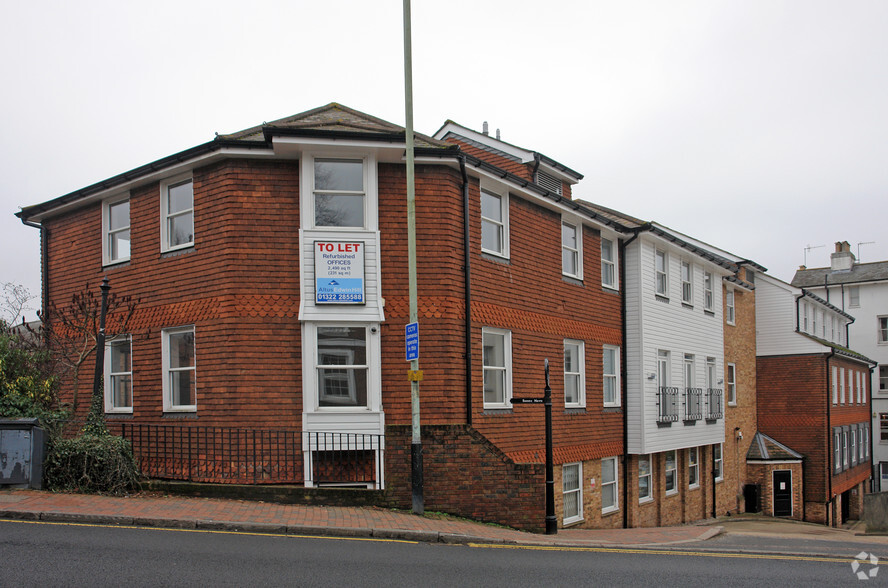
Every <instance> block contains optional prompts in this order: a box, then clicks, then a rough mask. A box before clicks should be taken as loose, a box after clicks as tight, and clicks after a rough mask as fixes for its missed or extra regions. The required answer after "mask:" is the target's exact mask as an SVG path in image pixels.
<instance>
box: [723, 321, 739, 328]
mask: <svg viewBox="0 0 888 588" xmlns="http://www.w3.org/2000/svg"><path fill="white" fill-rule="evenodd" d="M725 324H726V325H728V326H729V327H736V326H737V323H732V322H730V321H726V322H725Z"/></svg>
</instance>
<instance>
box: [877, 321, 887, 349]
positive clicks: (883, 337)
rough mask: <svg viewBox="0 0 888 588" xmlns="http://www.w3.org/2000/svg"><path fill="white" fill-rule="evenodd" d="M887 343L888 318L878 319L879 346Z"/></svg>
mask: <svg viewBox="0 0 888 588" xmlns="http://www.w3.org/2000/svg"><path fill="white" fill-rule="evenodd" d="M883 343H888V316H880V317H879V344H883Z"/></svg>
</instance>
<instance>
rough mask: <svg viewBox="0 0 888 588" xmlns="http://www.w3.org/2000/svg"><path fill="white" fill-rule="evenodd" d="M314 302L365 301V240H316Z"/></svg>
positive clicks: (343, 302) (356, 302)
mask: <svg viewBox="0 0 888 588" xmlns="http://www.w3.org/2000/svg"><path fill="white" fill-rule="evenodd" d="M314 259H315V304H364V302H365V301H364V242H363V241H315V243H314Z"/></svg>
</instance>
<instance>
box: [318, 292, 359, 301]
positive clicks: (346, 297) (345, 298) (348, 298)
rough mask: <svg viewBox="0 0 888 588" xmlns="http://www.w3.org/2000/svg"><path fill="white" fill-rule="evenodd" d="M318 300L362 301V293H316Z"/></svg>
mask: <svg viewBox="0 0 888 588" xmlns="http://www.w3.org/2000/svg"><path fill="white" fill-rule="evenodd" d="M318 301H319V302H364V295H363V294H318Z"/></svg>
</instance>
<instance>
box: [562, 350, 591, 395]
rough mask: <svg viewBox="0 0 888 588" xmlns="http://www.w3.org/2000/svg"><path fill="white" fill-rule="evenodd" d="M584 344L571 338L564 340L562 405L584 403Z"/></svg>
mask: <svg viewBox="0 0 888 588" xmlns="http://www.w3.org/2000/svg"><path fill="white" fill-rule="evenodd" d="M585 363H586V361H585V344H584V343H583V342H582V341H574V340H573V339H565V340H564V406H565V407H568V408H570V407H582V406H585V405H586V391H585V388H586V385H585V382H586V376H585V371H586V370H585Z"/></svg>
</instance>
